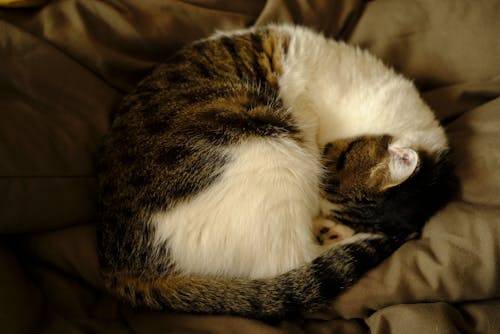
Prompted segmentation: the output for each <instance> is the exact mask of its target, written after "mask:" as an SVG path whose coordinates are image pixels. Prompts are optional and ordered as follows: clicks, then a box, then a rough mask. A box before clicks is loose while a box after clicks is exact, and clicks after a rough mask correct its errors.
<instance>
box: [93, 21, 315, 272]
mask: <svg viewBox="0 0 500 334" xmlns="http://www.w3.org/2000/svg"><path fill="white" fill-rule="evenodd" d="M287 38H288V37H287V35H286V34H282V33H280V32H279V31H276V30H273V29H259V30H251V31H247V32H246V33H241V34H239V33H236V34H233V35H231V36H224V35H220V36H216V37H214V38H210V39H206V40H203V41H200V42H196V43H194V44H192V45H189V46H187V47H185V48H183V49H182V50H181V51H180V52H179V53H177V54H176V55H175V56H174V57H172V58H171V59H169V60H168V61H167V62H166V63H164V64H161V65H159V66H158V67H157V68H156V69H155V70H154V71H153V73H152V74H151V75H150V76H148V77H147V78H145V79H144V80H143V81H142V82H141V83H140V84H139V85H138V87H137V88H136V89H135V90H134V91H133V92H131V93H130V94H129V95H128V96H127V97H126V98H125V99H124V100H123V102H122V104H121V106H120V108H119V109H118V111H117V113H116V115H115V119H114V122H113V125H112V128H111V131H110V134H109V135H108V137H107V139H106V141H105V144H104V146H103V149H102V152H101V161H100V164H99V165H100V172H99V186H100V193H101V198H100V203H101V212H102V217H103V223H102V224H101V226H100V234H99V235H100V246H101V252H100V253H101V262H102V264H103V267H106V266H109V267H113V268H115V269H114V270H116V267H124V268H127V270H129V269H130V267H133V266H136V267H137V270H138V271H139V272H140V271H151V270H152V269H153V270H156V271H159V272H162V271H164V270H167V269H168V268H171V267H175V268H176V270H179V271H181V272H185V273H190V274H203V275H224V276H248V277H267V276H271V275H274V274H277V273H279V272H284V271H287V270H289V269H291V268H294V267H296V266H297V265H299V264H301V263H303V262H305V261H307V260H309V259H310V258H311V257H312V256H313V255H312V254H313V253H314V254H315V251H316V250H315V248H314V246H313V242H312V241H311V239H312V236H311V233H310V223H311V217H312V216H314V215H315V214H316V213H317V210H318V191H317V189H318V182H319V177H320V172H321V168H320V166H319V162H318V158H317V156H315V153H316V152H310V151H308V149H307V147H306V146H305V145H304V141H303V138H302V129H301V127H300V124H298V123H297V121H296V120H295V119H294V117H293V115H292V114H291V113H290V111H289V110H288V109H287V108H286V107H285V106H284V105H283V103H282V100H281V98H280V96H279V84H278V77H279V75H280V73H282V71H283V69H282V67H281V65H282V60H283V56H284V52H285V50H286V43H287ZM160 254H163V255H160ZM270 254H272V256H270ZM137 258H140V259H141V261H142V264H141V265H138V264H137V263H136V262H137ZM257 259H260V260H257ZM134 263H135V264H134Z"/></svg>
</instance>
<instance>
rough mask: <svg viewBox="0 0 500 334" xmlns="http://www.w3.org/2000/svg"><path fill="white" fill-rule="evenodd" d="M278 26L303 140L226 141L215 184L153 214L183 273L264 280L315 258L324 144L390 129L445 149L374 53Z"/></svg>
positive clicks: (287, 89) (402, 143) (418, 105)
mask: <svg viewBox="0 0 500 334" xmlns="http://www.w3.org/2000/svg"><path fill="white" fill-rule="evenodd" d="M274 28H275V29H278V30H281V31H282V32H283V33H285V34H290V36H291V39H290V43H289V49H288V53H287V54H286V56H285V58H284V59H283V68H284V72H283V73H282V75H281V77H280V78H279V85H280V97H281V98H282V100H283V102H284V104H285V106H286V107H287V108H288V109H289V110H290V111H291V112H292V114H293V117H294V118H295V119H296V120H298V121H299V123H300V124H301V130H302V131H303V134H304V138H305V142H304V143H303V144H302V145H301V146H300V145H299V144H298V143H297V142H295V141H294V140H292V139H286V138H267V139H266V138H259V139H252V140H248V141H246V142H243V143H241V144H239V145H237V146H235V147H232V148H230V149H228V152H227V153H228V155H229V156H230V157H232V161H231V163H229V164H228V165H227V166H226V167H225V171H224V173H223V176H222V177H221V179H220V180H219V181H218V182H217V183H215V184H213V185H212V186H210V187H209V188H208V189H206V190H205V191H204V192H202V193H200V194H198V195H197V196H196V197H194V198H192V199H189V200H188V201H186V202H185V203H181V204H179V205H177V206H176V207H175V208H174V209H172V210H170V211H168V212H158V213H156V214H155V215H154V216H153V218H152V224H153V226H154V227H155V228H156V241H157V243H158V245H159V246H163V245H167V246H166V247H168V248H169V251H170V255H171V256H172V258H173V259H174V261H175V263H176V265H177V268H178V269H179V270H180V271H181V272H184V273H186V274H199V275H219V276H238V277H252V278H262V277H269V276H273V275H276V274H279V273H283V272H285V271H288V270H290V269H292V268H295V267H297V266H299V265H301V264H303V263H305V262H308V261H310V260H311V259H312V258H314V257H315V256H317V254H318V251H319V250H318V246H317V245H316V242H315V241H314V239H313V235H312V232H311V229H312V220H313V219H314V218H315V217H316V216H317V215H318V213H319V206H320V204H319V202H320V201H319V179H320V173H321V166H320V165H319V154H318V150H319V147H322V146H323V145H324V144H325V143H327V142H330V141H333V140H336V139H340V138H346V137H354V136H359V135H366V134H390V135H392V136H393V137H394V138H395V139H396V140H395V142H393V144H394V145H397V146H399V147H411V148H412V149H414V150H420V149H423V150H427V151H428V152H429V153H433V152H437V151H439V150H441V149H444V148H446V146H447V140H446V137H445V135H444V132H443V130H442V128H441V127H439V124H438V122H437V121H436V119H435V117H434V115H433V114H432V112H431V111H430V110H429V108H428V107H427V106H426V105H425V104H424V103H423V101H422V100H421V98H420V97H419V95H418V93H417V91H416V89H415V88H414V86H413V85H412V83H411V82H409V81H408V80H406V79H404V78H403V77H401V76H399V75H397V74H395V73H394V72H393V71H392V70H389V69H387V68H386V67H385V66H384V65H383V64H382V63H381V62H380V61H379V60H377V59H375V58H374V57H372V56H371V55H369V54H368V53H366V52H364V51H361V50H360V49H357V48H354V47H352V46H347V45H345V44H343V43H338V42H335V41H332V40H328V39H325V38H324V37H322V36H321V35H319V34H316V33H313V32H311V31H310V30H307V29H304V28H297V27H292V26H275V27H274ZM244 32H247V30H241V31H237V32H233V33H232V34H242V33H244ZM221 35H222V33H219V34H217V35H216V36H215V37H214V38H216V37H219V36H221ZM226 35H227V34H226ZM362 237H366V236H362ZM357 238H360V237H359V236H358V237H357ZM352 240H357V239H356V238H355V239H349V240H346V242H350V241H352Z"/></svg>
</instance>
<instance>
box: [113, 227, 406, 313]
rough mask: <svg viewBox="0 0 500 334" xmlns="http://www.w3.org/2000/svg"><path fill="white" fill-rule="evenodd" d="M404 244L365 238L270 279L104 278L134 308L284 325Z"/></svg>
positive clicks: (326, 301) (325, 300)
mask: <svg viewBox="0 0 500 334" xmlns="http://www.w3.org/2000/svg"><path fill="white" fill-rule="evenodd" d="M400 244H401V243H400V242H399V241H395V240H393V239H391V238H389V237H386V236H383V235H368V234H363V235H360V236H359V237H357V239H355V240H354V241H353V242H351V243H347V244H343V245H340V246H337V247H335V248H332V249H329V250H328V251H327V252H325V253H324V254H322V255H320V256H319V257H318V258H316V259H315V260H314V261H312V262H311V263H308V264H306V265H304V266H302V267H299V268H298V269H295V270H291V271H289V272H286V273H284V274H281V275H279V276H276V277H273V278H269V279H256V280H251V279H238V278H210V277H193V276H166V277H160V278H154V279H142V278H141V279H139V278H137V277H134V276H131V275H127V274H114V275H112V276H110V274H105V278H106V281H107V282H108V283H109V288H110V289H111V290H114V292H115V293H117V294H118V295H119V296H120V297H121V298H123V299H125V300H127V301H129V302H131V303H132V304H133V305H135V306H146V307H148V308H153V309H167V310H174V311H181V312H189V313H198V314H231V315H240V316H245V317H249V318H256V319H262V320H279V319H284V318H291V317H294V316H297V315H299V314H301V313H303V312H309V311H318V310H321V309H323V308H324V307H326V306H327V305H328V304H329V302H330V300H331V299H332V298H333V297H335V296H337V295H338V294H340V293H341V292H342V291H344V290H345V289H347V288H348V287H350V286H351V285H353V284H354V283H355V282H356V281H357V280H358V279H359V278H360V277H361V276H362V275H363V274H364V273H366V272H367V271H368V270H370V269H371V268H373V267H375V266H376V265H377V264H379V263H380V262H381V261H382V260H384V259H385V258H386V257H388V256H389V255H390V254H391V253H392V252H393V251H394V250H396V249H397V248H398V247H399V245H400ZM110 282H113V284H111V283H110Z"/></svg>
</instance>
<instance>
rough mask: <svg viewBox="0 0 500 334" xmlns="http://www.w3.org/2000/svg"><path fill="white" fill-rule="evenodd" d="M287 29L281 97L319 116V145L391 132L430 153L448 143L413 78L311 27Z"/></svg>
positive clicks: (299, 110) (295, 108)
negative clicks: (396, 71) (287, 45)
mask: <svg viewBox="0 0 500 334" xmlns="http://www.w3.org/2000/svg"><path fill="white" fill-rule="evenodd" d="M277 29H280V30H282V31H283V32H285V33H289V34H290V35H291V40H290V43H289V48H288V53H287V55H286V57H285V59H284V64H283V68H284V73H283V75H282V76H281V77H280V79H279V84H280V87H281V98H282V99H283V101H284V103H285V106H287V107H289V108H291V110H292V111H294V112H295V113H297V114H299V113H303V112H310V110H305V109H307V108H312V109H313V112H314V113H316V114H317V117H318V118H319V119H320V126H319V131H318V134H317V135H318V142H319V145H321V146H322V145H324V144H325V143H327V142H330V141H332V140H335V139H340V138H348V137H355V136H359V135H366V134H373V135H376V134H389V135H392V136H393V137H394V138H395V141H394V142H393V144H395V145H397V146H399V147H411V148H413V149H414V150H419V149H424V150H427V151H428V152H429V153H434V152H437V151H439V150H442V149H443V148H445V147H446V146H447V139H446V136H445V134H444V131H443V129H442V128H441V127H440V126H439V123H438V121H437V120H436V118H435V116H434V114H433V113H432V111H431V110H430V109H429V107H428V106H427V105H426V104H425V103H424V102H423V101H422V99H421V98H420V96H419V94H418V92H417V90H416V89H415V87H414V86H413V84H412V83H411V82H410V81H408V80H407V79H405V78H403V77H402V76H400V75H398V74H396V73H395V72H394V71H392V70H390V69H388V68H387V67H386V66H384V65H383V64H382V62H381V61H380V60H378V59H377V58H375V57H373V56H372V55H370V54H369V53H367V52H365V51H362V50H361V49H359V48H356V47H353V46H349V45H346V44H344V43H341V42H336V41H333V40H331V39H326V38H324V37H323V36H321V35H319V34H317V33H314V32H312V31H311V30H309V29H305V28H302V27H294V26H281V27H279V26H278V27H277Z"/></svg>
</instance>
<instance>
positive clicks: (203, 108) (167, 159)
mask: <svg viewBox="0 0 500 334" xmlns="http://www.w3.org/2000/svg"><path fill="white" fill-rule="evenodd" d="M288 47H289V36H287V35H286V34H280V33H278V32H277V31H275V30H273V29H272V28H262V29H257V30H254V31H250V32H248V33H244V34H235V35H231V36H226V35H220V36H216V37H213V38H209V39H205V40H202V41H198V42H195V43H193V44H191V45H188V46H186V47H184V48H182V49H181V50H180V51H179V52H178V53H177V54H176V55H174V56H173V57H172V58H170V59H169V60H168V61H166V62H165V63H163V64H160V65H159V66H158V67H157V68H156V69H155V70H154V71H153V72H152V74H150V75H149V76H148V77H146V78H145V79H144V80H142V81H141V82H140V83H139V85H138V87H137V88H136V89H135V90H134V91H133V92H131V93H130V94H128V95H127V96H126V97H125V99H124V100H123V102H122V103H121V105H120V107H119V109H118V110H117V112H116V114H115V115H114V116H115V118H114V121H113V124H112V127H111V130H110V134H109V135H108V136H107V138H106V140H105V143H104V145H103V147H102V150H101V152H100V153H101V154H100V160H99V166H98V168H99V192H100V198H99V204H100V212H101V217H102V221H101V223H100V224H99V227H98V245H99V257H100V263H101V269H102V274H103V277H104V280H105V282H106V286H107V288H108V289H109V290H110V291H111V292H112V293H114V294H116V295H118V296H119V297H120V298H122V299H123V300H125V301H126V302H128V303H131V304H132V305H135V306H145V307H149V308H153V309H172V310H177V311H183V312H194V313H208V314H237V315H243V316H248V317H255V318H261V319H280V318H283V317H291V316H295V315H297V314H300V313H302V312H307V311H314V310H318V309H320V308H322V307H324V306H326V305H327V304H328V301H329V299H330V298H332V297H334V296H335V295H337V294H338V293H340V292H342V291H343V290H344V289H346V288H347V287H349V286H350V285H352V284H353V283H354V282H355V281H356V280H357V279H358V278H359V277H360V276H361V275H362V274H363V273H364V272H366V271H367V270H369V269H370V268H373V267H374V266H376V265H377V264H378V263H380V261H382V260H383V259H384V258H385V257H387V256H388V255H389V254H390V253H391V252H393V251H394V250H395V249H396V248H397V247H398V246H399V245H400V244H401V242H402V241H403V240H404V239H405V238H406V237H407V236H408V235H409V234H410V233H412V232H414V231H416V230H419V229H420V228H421V226H422V224H423V222H424V221H425V220H426V219H427V218H428V217H429V216H430V214H431V213H432V212H433V211H435V210H436V209H437V208H438V207H440V206H441V205H442V204H443V203H444V201H445V199H446V198H447V196H446V194H443V195H442V196H441V195H439V196H438V195H436V197H435V199H436V201H435V204H434V207H432V208H431V210H430V211H428V212H426V213H425V214H424V215H421V216H419V217H418V218H415V219H410V218H408V216H409V215H406V216H404V217H403V218H401V219H400V218H397V223H398V224H399V223H400V220H406V219H407V220H408V221H406V222H403V225H402V226H403V227H402V228H398V226H399V225H398V224H396V223H394V224H392V223H388V224H387V220H388V219H389V220H390V219H392V217H389V216H390V213H389V212H388V210H387V209H386V208H384V206H387V208H389V209H390V210H394V209H395V206H404V205H407V204H408V203H407V201H406V202H398V201H395V200H394V196H393V195H392V194H393V193H392V191H393V190H392V189H391V191H389V192H384V193H383V192H381V191H379V190H380V189H379V188H377V185H378V182H379V180H378V179H377V178H382V177H383V175H375V176H373V175H368V174H366V171H368V170H369V168H368V167H370V166H374V165H375V164H377V163H379V162H380V161H381V159H383V158H384V154H385V153H384V152H385V150H386V149H387V145H388V143H389V142H390V140H391V138H390V136H372V137H362V138H350V139H346V140H344V141H337V142H333V143H331V144H329V145H327V146H326V147H325V151H324V160H323V163H324V166H325V171H326V173H325V176H324V178H323V184H322V190H321V192H322V194H323V196H324V197H325V198H326V199H328V200H330V201H332V202H335V203H338V204H340V205H341V206H340V207H339V208H337V209H336V210H332V211H330V212H324V215H325V216H326V217H328V218H330V219H332V220H337V221H340V222H342V223H344V224H346V225H349V226H351V227H353V228H355V229H356V230H357V231H368V232H377V233H378V234H377V235H376V236H366V235H365V236H364V237H359V238H358V239H354V240H353V241H352V242H351V243H346V244H342V245H339V246H337V247H335V248H329V249H328V250H327V251H326V252H325V253H324V254H322V255H321V256H319V257H318V258H316V259H315V260H314V261H313V262H311V263H308V264H305V265H303V266H302V267H299V268H296V269H294V270H292V271H290V272H286V273H283V274H281V275H278V276H276V277H270V278H264V279H246V278H235V277H231V278H228V277H199V276H196V275H191V276H187V275H183V274H181V273H179V272H178V271H177V269H176V261H175V259H174V258H172V256H171V254H169V252H168V250H167V249H166V248H165V247H158V246H157V245H156V244H155V242H154V239H155V238H154V233H155V231H154V230H153V229H152V227H151V226H150V225H149V224H148V222H150V221H151V214H152V212H155V211H158V210H163V211H168V210H171V209H172V208H175V207H176V206H177V205H179V203H184V202H186V201H189V200H190V198H192V197H194V196H196V195H197V194H199V193H201V192H203V191H204V190H205V189H207V188H208V187H210V186H211V185H213V184H215V183H217V182H218V180H219V179H220V178H221V175H222V174H223V173H224V168H225V166H226V165H227V164H228V162H229V161H230V160H231V157H230V156H228V154H227V152H226V148H227V147H228V146H231V145H235V144H238V143H242V142H244V141H245V140H247V139H248V138H253V137H255V138H291V139H293V140H294V141H296V142H297V143H299V145H302V143H303V139H304V138H303V133H302V132H301V125H300V124H297V121H296V120H295V119H294V117H293V116H292V114H291V113H290V111H289V110H288V109H287V108H285V107H284V106H283V101H281V99H280V97H279V92H278V90H279V85H278V77H279V75H280V74H281V73H282V72H283V70H284V69H283V68H282V60H283V57H284V55H285V54H286V52H287V50H288ZM353 143H354V144H353ZM422 154H424V155H425V152H423V153H422ZM438 161H448V160H446V159H445V160H443V159H440V160H438ZM436 166H437V167H438V169H439V168H441V167H442V168H441V169H440V170H439V171H438V173H437V175H438V176H441V175H445V174H446V172H447V171H448V169H449V168H448V167H449V166H448V164H447V163H446V162H445V163H435V160H432V159H429V164H427V162H425V164H423V165H422V169H423V170H424V169H425V170H433V169H435V168H436ZM360 176H362V177H360ZM433 180H434V179H433ZM434 181H435V180H434ZM422 182H424V181H422ZM411 185H412V187H415V186H418V184H416V182H413V183H412V184H411ZM434 186H435V188H436V189H438V188H439V189H441V187H442V186H443V185H442V184H441V183H439V182H437V181H436V182H435V183H432V184H431V185H428V186H427V184H424V187H427V188H426V190H428V188H429V187H430V188H432V187H434ZM394 191H395V192H396V191H397V189H395V190H394ZM403 191H407V192H411V191H410V190H406V188H404V187H403ZM425 193H426V192H422V193H421V194H425ZM419 194H420V193H419ZM440 194H441V193H440ZM409 196H410V195H409ZM422 196H423V195H422ZM422 196H420V197H419V198H418V199H419V200H420V202H419V201H418V200H416V202H415V206H418V205H420V204H421V203H422V201H424V202H425V203H424V204H428V201H427V200H423V199H422V198H421V197H422ZM410 197H411V196H410ZM364 208H368V211H366V212H367V214H366V216H363V214H364V212H365V211H363V210H364ZM396 211H397V210H396ZM408 212H410V213H411V212H413V211H411V210H410V211H408ZM377 215H380V217H376V216H377ZM374 217H375V218H374ZM372 220H373V222H372ZM391 222H392V221H391ZM179 223H182V222H179ZM390 233H392V236H390Z"/></svg>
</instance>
